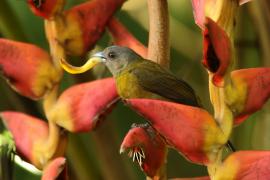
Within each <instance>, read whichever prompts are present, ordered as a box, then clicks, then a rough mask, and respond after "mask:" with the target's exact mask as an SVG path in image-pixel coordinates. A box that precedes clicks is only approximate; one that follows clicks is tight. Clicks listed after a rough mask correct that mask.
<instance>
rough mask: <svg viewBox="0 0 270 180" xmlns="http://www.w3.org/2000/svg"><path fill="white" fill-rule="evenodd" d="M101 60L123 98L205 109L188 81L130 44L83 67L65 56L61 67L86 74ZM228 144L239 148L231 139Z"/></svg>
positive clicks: (99, 55)
mask: <svg viewBox="0 0 270 180" xmlns="http://www.w3.org/2000/svg"><path fill="white" fill-rule="evenodd" d="M98 63H104V64H105V66H106V67H107V68H108V69H109V71H110V72H111V73H112V75H113V77H114V78H115V80H116V89H117V92H118V94H119V96H120V98H122V99H130V98H147V99H159V100H166V101H170V102H175V103H179V104H184V105H189V106H193V107H199V108H203V106H202V104H201V101H200V98H199V97H198V96H197V95H196V93H195V91H194V89H193V88H192V87H191V86H190V85H189V84H188V83H187V82H185V81H184V80H182V79H181V78H179V77H177V76H175V75H174V74H173V73H172V72H170V71H169V69H167V68H165V67H162V66H160V65H159V64H157V63H155V62H153V61H151V60H147V59H144V58H143V57H141V56H140V55H138V54H137V53H136V52H134V51H133V50H132V49H130V48H128V47H122V46H110V47H107V48H105V49H104V50H103V51H102V52H98V53H95V54H94V55H93V56H91V57H90V59H89V60H88V61H87V62H86V63H85V64H84V65H83V66H81V67H75V66H73V65H71V64H69V63H68V62H67V61H66V60H65V59H61V61H60V64H61V66H62V67H63V68H64V69H65V70H66V71H67V72H69V73H71V74H79V73H83V72H85V71H87V70H89V69H91V68H93V67H94V66H95V65H96V64H98ZM227 146H228V147H229V149H231V150H232V151H235V149H234V147H233V146H232V144H231V143H230V142H229V141H228V143H227Z"/></svg>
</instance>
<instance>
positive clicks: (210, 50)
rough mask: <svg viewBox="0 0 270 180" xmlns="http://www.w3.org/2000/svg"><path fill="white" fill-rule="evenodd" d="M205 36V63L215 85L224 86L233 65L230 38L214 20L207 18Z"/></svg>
mask: <svg viewBox="0 0 270 180" xmlns="http://www.w3.org/2000/svg"><path fill="white" fill-rule="evenodd" d="M203 35H204V36H203V37H204V50H203V62H202V63H203V65H204V66H205V67H206V68H207V69H208V71H209V72H210V78H212V79H211V81H212V83H213V84H214V85H215V86H218V87H223V86H224V76H225V74H226V73H227V71H228V68H229V66H230V65H231V46H230V39H229V37H228V36H227V35H226V32H225V31H223V30H222V29H221V28H220V27H219V26H218V25H217V24H216V23H215V22H214V21H213V20H211V19H210V18H207V22H206V24H205V30H204V32H203Z"/></svg>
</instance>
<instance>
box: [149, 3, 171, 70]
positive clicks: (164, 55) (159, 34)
mask: <svg viewBox="0 0 270 180" xmlns="http://www.w3.org/2000/svg"><path fill="white" fill-rule="evenodd" d="M148 13H149V41H148V59H151V60H153V61H155V62H157V63H158V64H160V65H162V66H165V67H169V64H170V61H169V60H170V44H169V15H168V3H167V0H148Z"/></svg>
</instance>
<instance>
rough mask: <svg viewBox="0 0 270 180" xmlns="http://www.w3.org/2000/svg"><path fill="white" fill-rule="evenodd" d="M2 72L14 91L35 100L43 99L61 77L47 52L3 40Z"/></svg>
mask: <svg viewBox="0 0 270 180" xmlns="http://www.w3.org/2000/svg"><path fill="white" fill-rule="evenodd" d="M0 72H2V73H3V75H4V77H5V78H6V79H7V81H8V83H9V84H10V85H11V87H12V88H13V89H14V90H16V91H17V92H19V93H20V94H22V95H24V96H27V97H29V98H32V99H38V98H41V97H43V96H44V95H45V94H46V93H47V92H48V91H50V90H51V89H52V88H53V86H54V85H55V84H57V83H58V82H59V79H60V77H61V75H59V73H58V71H57V70H56V69H55V68H54V65H53V63H52V61H51V58H50V56H49V54H48V53H46V52H45V51H44V50H42V49H40V48H39V47H37V46H35V45H31V44H27V43H21V42H15V41H11V40H7V39H1V38H0Z"/></svg>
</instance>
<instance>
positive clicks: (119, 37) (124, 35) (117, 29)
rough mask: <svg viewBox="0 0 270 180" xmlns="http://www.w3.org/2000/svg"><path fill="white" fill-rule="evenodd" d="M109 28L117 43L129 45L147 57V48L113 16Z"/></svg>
mask: <svg viewBox="0 0 270 180" xmlns="http://www.w3.org/2000/svg"><path fill="white" fill-rule="evenodd" d="M108 29H109V31H110V33H111V35H112V37H113V39H114V43H115V44H116V45H119V46H126V47H129V48H131V49H133V50H134V51H135V52H136V53H138V54H139V55H141V56H142V57H144V58H146V57H147V48H146V47H145V46H144V45H143V44H142V43H141V42H140V41H138V40H137V39H136V38H135V37H134V36H133V35H132V34H131V33H130V32H129V31H128V30H127V29H126V28H125V27H124V26H123V25H122V24H121V23H120V22H119V21H118V20H117V19H115V18H112V19H111V20H110V21H109V24H108Z"/></svg>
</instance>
